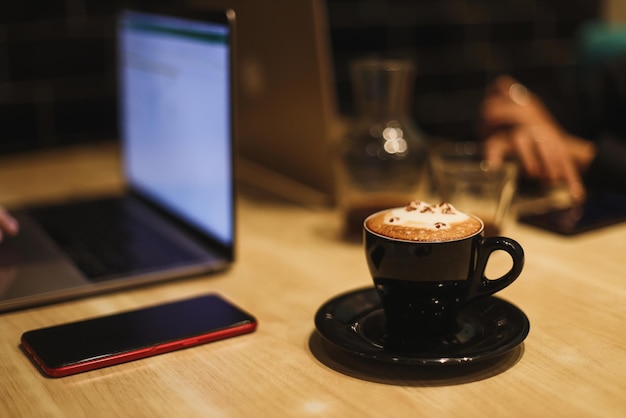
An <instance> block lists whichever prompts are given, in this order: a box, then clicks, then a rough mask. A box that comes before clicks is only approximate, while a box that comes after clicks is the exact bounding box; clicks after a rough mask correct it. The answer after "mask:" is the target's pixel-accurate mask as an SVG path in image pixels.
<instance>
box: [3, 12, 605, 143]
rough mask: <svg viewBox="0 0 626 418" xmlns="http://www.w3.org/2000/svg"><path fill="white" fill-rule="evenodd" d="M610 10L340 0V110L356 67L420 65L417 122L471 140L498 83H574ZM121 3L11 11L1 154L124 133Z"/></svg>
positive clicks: (336, 20) (335, 15) (332, 17)
mask: <svg viewBox="0 0 626 418" xmlns="http://www.w3.org/2000/svg"><path fill="white" fill-rule="evenodd" d="M172 1H174V0H172ZM251 1H257V0H251ZM294 1H298V0H294ZM600 1H601V0H376V1H374V0H328V11H329V21H330V27H331V39H332V43H333V52H334V61H335V68H336V78H337V86H338V93H339V99H340V109H341V110H342V111H343V112H344V113H346V114H350V113H352V99H351V87H350V81H349V78H348V74H347V63H348V62H349V60H350V59H352V58H353V57H355V56H358V55H363V54H373V53H377V54H392V55H409V56H411V57H414V58H415V59H416V60H417V62H418V65H419V75H418V79H417V85H416V91H415V98H416V100H415V106H414V107H415V116H416V119H417V121H418V122H419V123H420V124H421V125H422V127H423V128H424V129H426V130H427V131H429V132H431V133H434V134H438V135H445V136H448V137H459V138H466V137H468V136H470V135H471V133H472V128H473V124H472V121H473V118H474V116H475V111H476V108H477V104H478V102H479V100H480V96H481V95H482V91H483V88H484V86H485V84H486V83H487V82H488V81H489V80H490V79H491V78H492V77H493V76H494V75H495V74H497V73H500V72H510V73H512V74H513V75H515V76H517V77H519V78H520V79H521V80H523V81H524V82H526V83H528V84H530V85H531V86H536V87H537V88H549V87H551V86H552V85H553V84H554V83H556V82H559V81H561V80H563V79H565V78H567V76H568V75H569V74H570V73H571V71H572V69H573V68H574V67H575V59H574V58H575V53H574V52H575V51H574V37H575V35H576V30H577V28H578V27H579V25H580V24H581V23H582V22H585V21H586V20H588V19H591V18H594V17H596V16H597V15H598V14H599V11H600V5H599V3H600ZM120 3H121V0H20V1H11V0H5V1H2V2H0V152H8V151H12V150H20V149H28V148H37V147H46V146H55V145H63V144H68V143H73V142H80V141H93V140H99V139H105V138H106V139H108V138H113V137H114V136H115V135H116V131H117V127H116V119H117V117H116V116H117V110H116V101H115V73H114V67H113V62H114V37H113V24H114V15H115V11H116V10H117V8H118V6H119V4H120Z"/></svg>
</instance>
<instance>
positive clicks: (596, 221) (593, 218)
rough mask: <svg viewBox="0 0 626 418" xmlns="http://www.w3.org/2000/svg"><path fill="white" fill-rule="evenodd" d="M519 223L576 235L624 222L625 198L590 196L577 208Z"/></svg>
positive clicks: (529, 217) (608, 194)
mask: <svg viewBox="0 0 626 418" xmlns="http://www.w3.org/2000/svg"><path fill="white" fill-rule="evenodd" d="M519 221H520V222H522V223H525V224H528V225H532V226H535V227H538V228H541V229H545V230H548V231H551V232H555V233H558V234H561V235H577V234H580V233H583V232H587V231H592V230H594V229H598V228H603V227H606V226H610V225H614V224H617V223H620V222H623V221H626V195H624V194H621V193H617V192H601V193H592V194H590V195H589V198H588V199H587V200H586V201H585V202H584V203H582V204H580V205H577V206H572V207H568V208H561V209H552V210H548V211H546V212H542V213H536V214H530V215H525V216H520V217H519Z"/></svg>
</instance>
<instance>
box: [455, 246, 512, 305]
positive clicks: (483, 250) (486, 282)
mask: <svg viewBox="0 0 626 418" xmlns="http://www.w3.org/2000/svg"><path fill="white" fill-rule="evenodd" d="M498 250H502V251H506V252H507V253H508V254H509V255H510V256H511V259H512V260H513V266H512V267H511V269H510V270H509V271H508V272H507V273H505V274H504V275H503V276H501V277H499V278H497V279H488V278H487V277H486V276H485V270H486V268H487V262H488V261H489V257H490V256H491V253H493V252H494V251H498ZM523 267H524V250H523V249H522V246H521V245H520V244H519V243H518V242H517V241H515V240H514V239H511V238H506V237H481V238H480V241H479V242H478V256H477V260H476V269H475V270H474V276H473V277H472V281H471V285H470V286H471V289H470V291H469V292H468V299H467V300H468V301H469V300H472V299H475V298H477V297H479V296H489V295H492V294H494V293H496V292H497V291H499V290H502V289H504V288H505V287H507V286H508V285H510V284H511V283H513V281H514V280H515V279H517V277H518V276H519V275H520V273H521V272H522V268H523Z"/></svg>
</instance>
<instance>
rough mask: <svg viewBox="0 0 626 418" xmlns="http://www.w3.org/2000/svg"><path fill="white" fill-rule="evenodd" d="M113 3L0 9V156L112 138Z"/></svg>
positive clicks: (34, 1) (97, 0)
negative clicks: (26, 150)
mask: <svg viewBox="0 0 626 418" xmlns="http://www.w3.org/2000/svg"><path fill="white" fill-rule="evenodd" d="M117 7H118V4H117V3H116V1H115V0H106V1H101V0H21V1H4V2H2V5H0V152H8V151H14V150H23V149H30V148H39V147H46V146H52V145H63V144H68V143H74V142H81V141H91V140H99V139H104V138H107V139H108V138H113V137H114V136H115V135H116V130H117V128H116V119H117V118H116V115H117V111H116V104H115V94H116V93H115V79H114V77H115V74H114V67H113V62H114V37H113V24H114V18H113V17H114V15H115V11H116V10H117Z"/></svg>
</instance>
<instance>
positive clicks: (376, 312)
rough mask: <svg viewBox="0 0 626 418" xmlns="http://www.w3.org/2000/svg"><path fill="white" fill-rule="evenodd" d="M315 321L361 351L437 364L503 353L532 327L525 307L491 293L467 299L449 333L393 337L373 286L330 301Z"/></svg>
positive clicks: (344, 345) (329, 335)
mask: <svg viewBox="0 0 626 418" xmlns="http://www.w3.org/2000/svg"><path fill="white" fill-rule="evenodd" d="M315 326H316V327H317V330H318V331H319V333H320V334H321V335H322V336H323V337H324V338H325V339H326V340H327V341H328V342H330V343H331V344H333V345H335V346H337V347H339V348H341V349H343V350H345V351H347V352H349V353H352V354H355V355H358V356H361V357H365V358H370V359H374V360H380V361H386V362H392V363H396V364H397V363H402V364H412V365H438V366H441V365H449V364H463V363H469V362H475V361H479V360H486V359H490V358H494V357H497V356H500V355H503V354H505V353H507V352H509V351H511V350H512V349H514V348H515V347H517V346H518V345H519V344H520V343H521V342H522V341H524V339H525V338H526V336H527V335H528V332H529V330H530V323H529V321H528V318H527V317H526V315H525V314H524V313H523V312H522V311H521V310H519V309H518V308H517V307H516V306H514V305H512V304H510V303H509V302H506V301H504V300H502V299H500V298H497V297H495V296H490V297H487V298H484V299H479V300H476V301H474V302H472V303H471V304H470V305H468V306H467V307H466V308H465V309H464V310H463V311H462V312H461V314H460V315H459V318H458V328H457V329H456V330H455V331H451V332H450V333H449V334H448V335H442V336H439V337H427V338H423V337H419V336H416V337H414V338H409V339H403V340H402V341H401V342H398V341H394V340H393V339H390V338H388V336H387V335H386V332H385V314H384V312H383V309H382V307H381V303H380V299H379V297H378V293H377V292H376V289H374V288H373V287H371V288H364V289H358V290H354V291H351V292H348V293H344V294H341V295H339V296H337V297H335V298H333V299H331V300H330V301H328V302H326V303H325V304H324V305H322V306H321V307H320V309H319V310H318V311H317V313H316V315H315Z"/></svg>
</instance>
